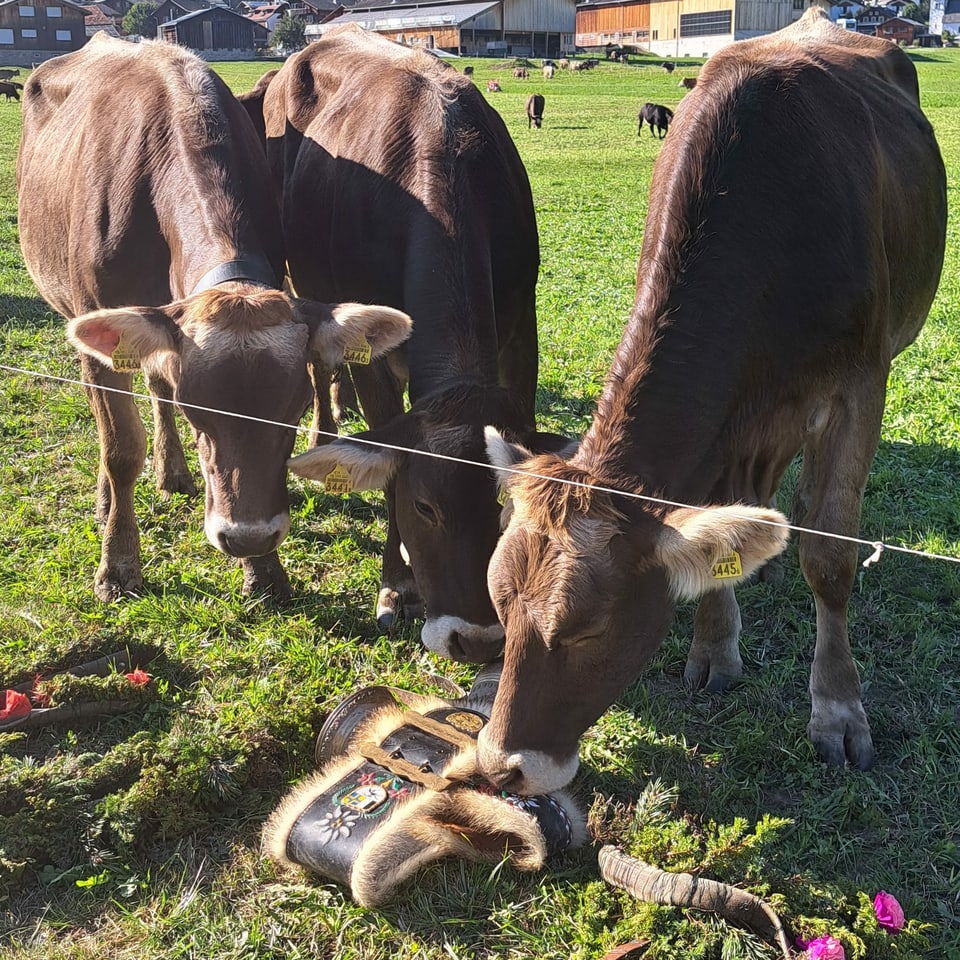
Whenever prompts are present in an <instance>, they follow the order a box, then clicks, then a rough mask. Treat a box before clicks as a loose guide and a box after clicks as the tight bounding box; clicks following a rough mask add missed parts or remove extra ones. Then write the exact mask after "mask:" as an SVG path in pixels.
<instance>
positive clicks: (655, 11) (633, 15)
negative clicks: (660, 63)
mask: <svg viewBox="0 0 960 960" xmlns="http://www.w3.org/2000/svg"><path fill="white" fill-rule="evenodd" d="M814 5H819V6H822V7H823V8H824V9H825V10H826V9H829V7H830V0H580V2H579V3H578V4H577V29H576V45H577V47H578V48H580V49H584V50H591V51H600V50H608V49H610V48H613V49H620V50H624V51H627V52H630V51H640V50H644V51H649V52H651V53H654V54H657V55H658V56H662V57H708V56H710V55H711V54H712V53H715V52H716V51H717V50H719V49H720V48H721V47H723V46H725V45H726V44H728V43H732V42H733V41H734V40H746V39H748V38H750V37H757V36H761V35H762V34H766V33H773V32H774V31H775V30H780V29H782V28H783V27H786V26H789V24H791V23H792V22H793V21H794V20H798V19H799V18H800V17H801V16H802V14H803V11H804V10H805V9H806V8H807V7H808V6H814Z"/></svg>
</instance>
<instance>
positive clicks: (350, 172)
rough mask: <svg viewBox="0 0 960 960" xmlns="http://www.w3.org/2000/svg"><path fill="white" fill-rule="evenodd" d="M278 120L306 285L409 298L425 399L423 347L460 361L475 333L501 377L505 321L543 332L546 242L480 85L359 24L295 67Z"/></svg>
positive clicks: (299, 275)
mask: <svg viewBox="0 0 960 960" xmlns="http://www.w3.org/2000/svg"><path fill="white" fill-rule="evenodd" d="M264 115H265V121H266V130H267V150H268V156H269V158H270V162H271V166H272V168H273V171H274V176H275V179H277V181H278V182H280V181H282V184H283V194H284V214H285V224H284V229H285V236H286V240H287V247H288V250H289V258H290V267H291V275H292V276H293V277H294V280H295V282H296V283H297V284H298V288H300V289H302V290H303V292H305V293H308V294H309V295H311V296H321V295H323V296H327V295H330V296H341V295H343V296H345V295H347V292H348V291H350V295H351V296H355V297H357V298H358V299H368V298H371V299H374V300H377V301H380V302H383V303H389V304H396V305H397V306H400V305H401V304H403V309H405V310H406V311H408V312H409V313H410V314H411V315H412V316H413V317H414V320H415V322H414V334H413V338H412V340H411V343H410V347H409V352H410V354H411V362H412V365H411V371H410V373H411V390H412V391H414V392H419V391H420V389H421V386H420V384H419V383H418V382H417V381H418V370H417V364H418V362H419V358H420V357H422V356H425V353H424V351H425V350H427V351H428V352H430V353H432V354H436V355H441V354H446V355H447V356H448V357H455V356H457V355H458V352H462V350H461V349H460V347H459V345H458V344H457V343H455V342H454V339H455V338H462V334H463V333H464V332H466V331H469V334H470V337H471V338H472V340H473V342H472V343H471V345H470V346H469V347H468V349H469V351H470V358H471V360H470V362H471V363H472V364H474V365H475V364H476V363H478V362H479V363H480V364H481V365H482V366H483V367H484V370H483V371H482V372H483V373H484V374H486V375H489V377H490V378H491V379H492V381H493V382H495V381H496V354H497V350H498V340H500V341H503V340H504V339H506V338H507V336H508V335H509V333H510V331H509V330H505V329H504V327H509V326H511V325H515V324H518V323H522V324H524V325H525V326H526V327H527V328H528V329H530V330H532V329H533V328H534V327H535V312H534V309H533V290H534V287H535V284H536V278H537V272H538V268H539V247H538V241H537V230H536V218H535V213H534V210H533V202H532V196H531V193H530V187H529V181H528V178H527V175H526V171H525V169H524V167H523V164H522V162H521V160H520V157H519V154H518V153H517V150H516V147H515V145H514V143H513V141H512V139H511V137H510V135H509V133H508V131H507V129H506V127H505V125H504V123H503V121H502V119H501V118H500V116H499V114H497V113H496V111H494V110H493V108H492V107H490V106H489V105H488V104H487V103H486V101H485V100H484V98H483V96H482V95H481V94H480V93H479V91H478V90H477V89H476V87H475V86H474V84H473V83H472V82H471V81H470V80H469V79H468V78H467V77H464V76H463V75H462V74H459V73H457V71H455V70H453V69H452V68H450V67H449V66H448V65H446V64H444V63H443V62H442V61H439V60H437V58H435V57H433V56H431V55H430V54H428V53H425V52H423V51H412V50H409V49H407V48H404V47H402V46H400V45H398V44H394V43H392V42H390V41H388V40H385V39H384V38H381V37H379V36H376V35H368V34H366V33H364V32H363V31H361V30H357V29H352V28H351V27H350V26H346V27H342V28H337V29H335V30H332V31H330V33H328V34H326V35H324V37H323V39H322V40H321V41H320V42H318V43H314V44H310V45H309V46H308V47H307V48H306V49H305V50H303V51H301V52H300V53H299V54H297V55H296V57H294V58H291V60H290V61H288V63H287V64H286V65H285V67H284V69H283V70H282V71H281V73H280V74H279V75H278V76H277V77H276V78H275V79H274V80H273V82H272V83H271V84H270V86H269V88H268V90H267V93H266V96H265V100H264ZM281 138H282V139H281ZM304 284H306V286H304ZM521 297H522V298H526V299H528V300H529V301H530V302H529V305H527V304H525V305H524V306H523V309H520V308H519V307H518V306H515V303H516V302H517V301H518V300H519V299H520V298H521ZM494 315H495V316H496V318H497V327H498V328H499V329H495V328H494V324H493V323H492V322H491V321H492V318H493V316H494ZM453 318H456V323H451V320H453ZM477 338H479V340H478V339H477ZM415 344H419V345H420V346H415ZM431 362H432V361H429V360H428V361H427V365H428V366H429V365H430V363H431Z"/></svg>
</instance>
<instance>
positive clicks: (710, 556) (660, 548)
mask: <svg viewBox="0 0 960 960" xmlns="http://www.w3.org/2000/svg"><path fill="white" fill-rule="evenodd" d="M787 535H788V527H787V519H786V517H784V515H783V514H782V513H780V512H779V511H778V510H769V509H767V508H765V507H750V506H746V505H742V504H735V505H732V506H725V507H705V508H703V509H696V508H693V507H681V508H678V509H676V510H672V511H671V512H670V513H668V514H667V515H666V516H665V517H664V520H663V525H662V527H661V528H660V531H659V534H658V536H657V540H656V548H655V551H656V558H657V562H658V563H659V564H660V565H661V566H662V567H663V568H664V569H665V570H666V572H667V577H668V579H669V581H670V585H671V588H672V590H673V593H674V595H675V596H676V597H677V599H679V600H692V599H694V598H696V597H699V596H700V595H701V594H702V593H706V592H707V591H708V590H715V589H717V588H719V587H724V586H734V585H735V584H737V583H740V582H741V581H742V580H744V579H746V578H747V577H749V576H750V574H751V573H753V572H754V571H755V570H757V569H758V568H759V567H761V566H762V565H763V564H764V563H766V562H767V561H768V560H769V559H770V558H771V557H775V556H776V555H777V554H778V553H780V551H781V550H783V548H784V547H785V546H786V544H787Z"/></svg>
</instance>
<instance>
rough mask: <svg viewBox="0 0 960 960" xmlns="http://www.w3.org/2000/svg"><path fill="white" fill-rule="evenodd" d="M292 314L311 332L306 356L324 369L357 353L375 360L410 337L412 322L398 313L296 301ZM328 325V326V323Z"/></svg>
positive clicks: (390, 309) (363, 306)
mask: <svg viewBox="0 0 960 960" xmlns="http://www.w3.org/2000/svg"><path fill="white" fill-rule="evenodd" d="M294 310H295V311H296V312H297V314H298V315H299V316H300V317H301V318H303V319H305V320H306V322H307V323H308V324H310V326H311V327H312V328H313V332H312V334H311V336H310V345H309V348H308V349H309V355H310V357H312V358H314V359H317V360H320V361H322V362H323V363H325V364H326V365H327V366H328V367H335V366H337V365H339V364H341V363H343V358H344V353H345V352H346V351H348V350H352V349H357V350H360V351H366V350H367V349H368V348H369V356H370V357H371V358H373V357H379V356H381V355H382V354H384V353H386V352H387V351H388V350H392V349H393V348H394V347H397V346H399V345H400V344H401V343H403V341H404V340H406V339H407V337H409V336H410V331H411V329H412V321H411V319H410V316H409V315H408V314H406V313H404V312H403V311H402V310H394V309H393V307H380V306H370V305H368V304H364V303H338V304H330V303H316V302H314V301H312V300H299V299H298V300H296V301H295V304H294ZM331 321H332V322H331Z"/></svg>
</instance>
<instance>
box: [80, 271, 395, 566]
mask: <svg viewBox="0 0 960 960" xmlns="http://www.w3.org/2000/svg"><path fill="white" fill-rule="evenodd" d="M67 332H68V336H69V338H70V340H71V342H72V343H73V344H74V345H75V346H76V347H77V348H78V349H79V350H81V351H83V352H84V353H87V354H90V355H91V356H93V357H96V358H97V359H98V360H100V361H101V362H102V363H105V364H107V365H108V366H113V367H114V368H115V369H120V368H121V367H120V365H121V364H125V365H126V366H125V367H124V368H126V369H128V368H129V367H130V366H131V365H135V366H140V367H142V368H143V369H144V371H145V372H151V373H153V374H156V375H160V376H162V377H163V378H164V379H166V380H167V381H168V382H169V383H170V384H171V385H172V386H173V388H174V395H175V398H176V401H177V402H178V403H179V404H181V409H182V410H183V413H184V415H185V416H186V418H187V420H188V421H189V423H190V426H191V429H192V431H193V435H194V437H195V439H196V444H197V454H198V456H199V460H200V469H201V471H202V473H203V477H204V481H205V485H206V519H205V524H204V527H205V530H206V534H207V538H208V539H209V540H210V542H211V543H212V544H213V545H214V546H215V547H217V548H218V549H220V550H222V551H223V552H224V553H227V554H229V555H231V556H234V557H251V556H260V555H263V554H266V553H270V552H271V551H272V550H275V549H276V547H277V545H278V544H279V543H280V542H281V541H282V540H283V538H284V537H285V536H286V534H287V530H288V529H289V526H290V518H289V504H288V500H287V486H286V462H287V458H288V457H289V456H290V453H291V452H292V450H293V442H294V439H295V436H296V431H295V429H292V427H295V426H296V425H297V424H298V422H299V420H300V417H301V416H302V415H303V412H304V410H305V409H306V408H307V406H308V404H309V403H310V400H311V397H312V388H311V384H310V379H309V376H308V375H307V362H308V360H312V359H316V360H320V361H322V362H323V363H325V364H328V365H336V364H338V363H340V362H341V361H342V360H343V353H344V350H345V349H347V348H349V347H350V346H352V345H355V344H357V343H359V342H360V341H361V338H366V340H367V342H368V343H369V344H370V346H371V348H372V351H373V353H374V354H380V353H383V352H384V351H386V350H389V349H391V348H393V347H394V346H396V345H397V344H399V343H401V342H402V341H403V340H405V339H406V338H407V336H409V333H410V318H409V317H408V316H407V315H406V314H405V313H401V312H400V311H399V310H393V309H391V308H389V307H373V306H364V305H361V304H349V303H348V304H321V303H314V302H312V301H308V300H299V299H294V298H291V297H288V296H287V295H286V294H285V293H281V292H280V291H277V290H265V289H259V288H258V289H256V290H255V291H254V290H251V289H250V288H247V289H245V290H243V291H242V292H231V291H228V290H224V289H220V288H215V289H211V290H206V291H204V292H202V293H198V294H195V295H193V296H190V297H188V298H186V299H185V300H180V301H177V302H175V303H173V304H170V305H168V306H165V307H123V308H120V309H111V310H98V311H95V312H93V313H88V314H84V315H83V316H80V317H77V318H76V319H74V320H71V321H70V322H69V324H68V327H67ZM217 411H225V412H223V413H221V412H217ZM229 414H236V415H238V416H230V415H229ZM245 418H254V419H252V420H251V419H245ZM263 421H269V422H263ZM277 424H287V425H289V426H278V425H277Z"/></svg>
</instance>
